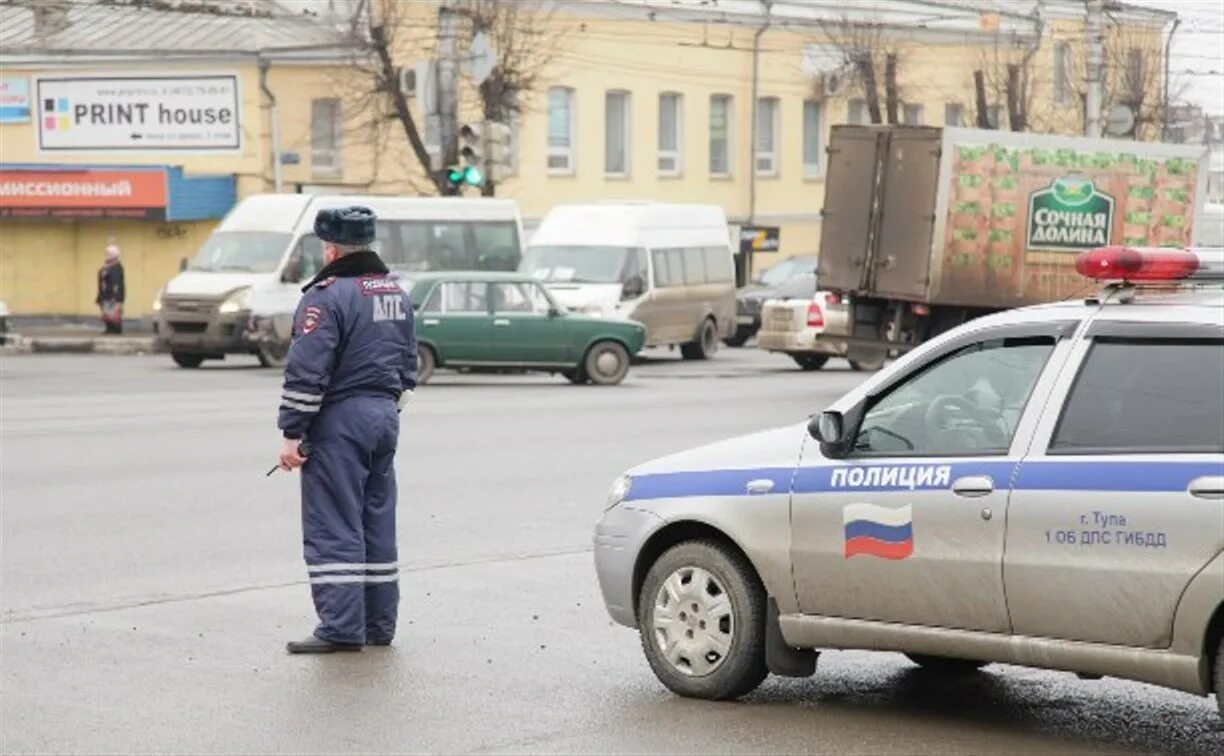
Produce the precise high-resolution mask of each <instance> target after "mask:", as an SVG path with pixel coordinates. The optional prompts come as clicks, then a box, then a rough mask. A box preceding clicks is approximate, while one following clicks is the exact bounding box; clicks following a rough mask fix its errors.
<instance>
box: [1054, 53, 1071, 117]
mask: <svg viewBox="0 0 1224 756" xmlns="http://www.w3.org/2000/svg"><path fill="white" fill-rule="evenodd" d="M1070 59H1071V48H1070V47H1069V46H1068V45H1067V43H1066V42H1056V43H1054V102H1055V103H1056V104H1058V105H1066V104H1067V99H1068V96H1069V95H1070V90H1071V87H1070V80H1069V79H1068V78H1067V69H1068V62H1069V61H1070Z"/></svg>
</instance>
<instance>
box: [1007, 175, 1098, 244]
mask: <svg viewBox="0 0 1224 756" xmlns="http://www.w3.org/2000/svg"><path fill="white" fill-rule="evenodd" d="M1113 216H1114V198H1113V197H1111V196H1110V195H1108V194H1106V193H1105V192H1102V191H1100V190H1099V189H1097V188H1096V186H1095V185H1094V184H1093V183H1092V179H1090V178H1088V177H1087V176H1063V177H1062V178H1058V179H1054V181H1053V182H1052V183H1051V184H1050V185H1049V186H1048V187H1046V188H1044V189H1038V190H1037V191H1035V192H1033V193H1032V194H1030V195H1029V213H1028V235H1027V243H1026V244H1025V246H1026V247H1028V248H1029V249H1053V250H1065V251H1067V252H1080V251H1082V250H1085V249H1092V248H1093V247H1101V246H1104V245H1106V244H1108V243H1109V231H1110V229H1111V228H1113Z"/></svg>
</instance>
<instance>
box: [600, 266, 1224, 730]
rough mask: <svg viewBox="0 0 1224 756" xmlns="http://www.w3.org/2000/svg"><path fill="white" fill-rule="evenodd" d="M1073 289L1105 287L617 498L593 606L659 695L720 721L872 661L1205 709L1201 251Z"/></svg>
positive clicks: (1218, 602) (1208, 560)
mask: <svg viewBox="0 0 1224 756" xmlns="http://www.w3.org/2000/svg"><path fill="white" fill-rule="evenodd" d="M1076 267H1077V269H1078V270H1079V271H1080V272H1081V273H1084V274H1086V275H1090V276H1091V277H1093V278H1096V279H1099V280H1102V281H1114V282H1115V283H1111V284H1109V285H1107V286H1106V287H1105V289H1104V291H1103V293H1101V294H1100V295H1099V296H1095V297H1093V298H1090V299H1087V300H1078V301H1073V302H1063V303H1056V304H1050V305H1044V306H1038V307H1032V308H1026V309H1021V310H1013V311H1009V312H1004V313H1001V314H997V315H993V316H988V317H983V318H980V319H978V320H974V321H971V322H970V323H968V324H966V325H964V326H961V327H960V328H958V329H955V330H953V331H949V332H948V333H945V334H943V335H942V336H940V337H938V338H936V339H934V340H932V341H930V342H928V343H926V344H924V345H922V346H921V347H919V348H917V349H915V350H914V351H912V352H910V353H909V354H907V355H906V356H904V357H903V358H901V359H899V360H898V361H897V362H895V363H894V364H892V365H890V366H889V367H888V368H887V369H886V370H883V371H881V372H879V373H876V374H875V375H874V376H872V377H871V378H870V379H868V380H867V381H866V382H865V383H863V384H862V385H861V386H860V387H858V388H857V389H855V390H853V391H851V392H850V393H849V394H847V395H846V396H845V397H843V398H842V399H841V400H839V401H838V402H836V403H835V404H833V406H832V407H830V408H829V409H828V410H827V411H825V412H822V413H820V414H818V415H816V416H815V417H813V418H812V419H811V421H810V422H807V423H802V424H797V425H795V426H793V427H787V428H781V429H778V430H772V431H766V432H763V433H758V434H756V435H751V436H747V437H744V438H738V439H733V440H730V441H725V442H722V443H717V444H714V445H712V446H707V447H704V448H701V449H696V450H692V451H687V452H683V453H680V454H676V455H674V456H670V457H666V458H663V459H660V460H656V461H654V462H650V463H648V464H645V465H643V466H641V467H639V468H636V469H634V470H631V471H630V472H629V473H628V474H626V475H625V476H624V477H622V478H620V479H619V480H618V481H617V482H616V483H615V484H614V486H613V488H612V491H611V493H610V495H609V498H608V500H607V509H606V511H605V513H604V515H603V517H602V519H601V520H600V522H599V524H598V525H597V527H596V530H595V561H596V568H597V572H598V575H599V581H600V586H601V589H602V591H603V597H604V601H605V603H606V605H607V609H608V611H609V613H610V614H611V615H612V617H613V619H615V620H616V621H617V622H619V623H621V624H623V625H627V626H629V627H636V628H638V630H639V632H640V634H641V639H642V647H643V649H644V651H645V655H646V658H647V660H648V662H649V664H650V666H651V668H652V669H653V670H654V672H655V674H656V675H657V676H658V678H659V679H660V680H661V681H662V682H663V683H664V684H665V685H666V686H667V687H668V688H670V689H671V690H673V691H675V692H676V693H679V694H681V695H686V696H694V697H699V698H710V699H727V698H734V697H737V696H740V695H742V694H745V693H747V692H749V691H751V690H753V689H754V688H755V687H756V686H757V685H758V684H760V682H761V681H762V680H763V679H764V678H765V677H766V675H767V674H768V673H770V672H773V673H775V674H781V675H788V676H806V675H809V674H812V673H813V672H814V671H815V668H816V660H817V650H818V649H871V650H881V651H897V652H902V653H904V654H906V655H907V656H908V657H909V658H910V659H911V660H912V661H913V662H915V663H916V664H918V665H920V666H922V667H926V668H929V669H930V670H932V671H933V672H936V673H946V674H955V673H965V672H968V671H970V670H974V669H977V668H979V667H982V666H984V665H985V664H988V663H991V662H1006V663H1009V664H1019V665H1027V666H1032V667H1045V668H1049V669H1059V670H1067V671H1072V672H1076V673H1079V674H1080V675H1081V676H1083V677H1086V678H1094V677H1098V676H1102V675H1110V676H1115V677H1122V678H1129V679H1132V680H1141V681H1145V682H1149V683H1155V684H1157V685H1162V686H1167V687H1170V688H1175V689H1179V690H1184V691H1189V692H1192V693H1198V694H1201V695H1209V694H1210V693H1212V692H1213V691H1216V692H1221V693H1224V291H1222V290H1221V288H1220V287H1219V285H1218V283H1214V282H1207V281H1200V280H1197V279H1200V278H1214V279H1219V278H1224V251H1221V250H1211V251H1204V250H1199V251H1197V252H1196V251H1187V250H1151V249H1132V248H1122V247H1110V248H1102V249H1098V250H1093V251H1090V252H1087V253H1084V254H1083V255H1081V256H1080V258H1079V259H1078V260H1077V261H1076ZM814 409H815V408H814ZM1222 697H1224V696H1217V701H1219V700H1220V699H1221V698H1222ZM1222 714H1224V711H1222Z"/></svg>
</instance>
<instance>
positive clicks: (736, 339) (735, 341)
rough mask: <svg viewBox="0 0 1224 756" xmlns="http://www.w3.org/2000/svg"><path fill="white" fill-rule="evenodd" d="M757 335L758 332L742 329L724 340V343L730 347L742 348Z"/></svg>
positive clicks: (751, 329)
mask: <svg viewBox="0 0 1224 756" xmlns="http://www.w3.org/2000/svg"><path fill="white" fill-rule="evenodd" d="M755 334H756V330H755V329H753V328H750V327H749V328H743V327H740V328H737V329H735V333H733V334H731V336H730V338H726V339H723V343H724V344H726V345H727V346H729V347H742V346H743V345H744V344H747V343H748V339H750V338H752V337H753V336H754V335H755Z"/></svg>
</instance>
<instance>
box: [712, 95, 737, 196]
mask: <svg viewBox="0 0 1224 756" xmlns="http://www.w3.org/2000/svg"><path fill="white" fill-rule="evenodd" d="M734 103H735V101H734V100H733V99H731V95H711V96H710V175H711V176H719V177H726V176H730V175H731V122H732V117H733V116H732V114H733V112H734Z"/></svg>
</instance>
